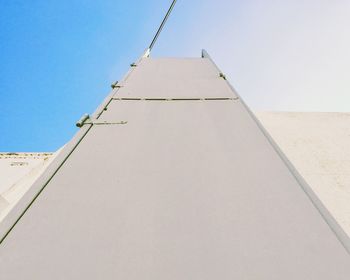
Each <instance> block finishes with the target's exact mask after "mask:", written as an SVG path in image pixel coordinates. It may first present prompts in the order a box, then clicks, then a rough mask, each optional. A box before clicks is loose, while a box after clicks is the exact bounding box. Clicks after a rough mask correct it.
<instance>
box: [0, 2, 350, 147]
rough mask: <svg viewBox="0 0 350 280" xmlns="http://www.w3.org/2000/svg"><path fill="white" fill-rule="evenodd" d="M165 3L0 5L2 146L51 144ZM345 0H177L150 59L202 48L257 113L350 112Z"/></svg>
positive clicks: (98, 95)
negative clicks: (276, 111)
mask: <svg viewBox="0 0 350 280" xmlns="http://www.w3.org/2000/svg"><path fill="white" fill-rule="evenodd" d="M170 2H171V1H155V0H153V1H119V0H114V1H112V0H100V1H92V0H85V1H78V0H70V1H67V0H61V1H48V0H46V1H43V0H32V1H25V0H13V1H0V105H1V110H0V117H1V120H2V121H1V122H0V151H54V150H57V149H58V148H59V147H61V146H62V145H64V144H65V143H66V142H67V141H69V139H70V138H71V137H72V136H73V135H74V133H75V132H76V128H75V122H76V120H77V119H79V118H80V116H81V115H82V114H83V113H85V112H87V113H91V112H93V111H94V109H95V108H96V107H97V105H98V104H99V103H100V102H101V101H102V100H103V98H104V97H105V96H106V95H107V94H108V92H109V91H110V84H111V82H113V81H115V80H118V79H120V78H121V77H122V76H123V74H124V73H125V72H126V71H127V70H128V67H129V64H130V63H131V62H133V61H134V60H135V59H137V58H138V57H139V56H140V55H141V53H142V52H143V51H144V49H145V48H146V46H147V45H148V44H149V41H150V40H151V38H152V36H153V34H154V32H155V30H156V29H157V27H158V25H159V23H160V21H161V19H162V17H163V15H164V13H165V11H166V10H167V8H168V6H169V4H170ZM349 14H350V1H345V0H344V1H341V0H339V1H326V0H317V1H316V0H309V1H301V0H294V1H289V0H285V1H272V0H265V1H258V0H247V1H232V0H221V1H208V0H203V1H199V0H192V1H185V0H179V1H178V4H177V6H176V7H175V10H174V12H173V15H172V16H171V18H170V19H169V22H168V25H167V26H166V28H165V30H164V33H163V34H162V35H161V37H160V38H159V41H158V44H157V45H156V47H155V48H154V52H153V55H154V56H199V55H200V50H201V48H206V49H207V50H208V51H209V53H210V54H211V56H212V57H213V58H214V59H215V61H216V62H217V64H218V65H219V66H220V67H221V68H222V69H223V70H224V72H225V73H226V74H227V76H228V77H229V79H230V81H231V83H232V84H233V85H234V86H235V87H236V89H237V90H238V91H239V93H240V95H241V96H242V97H243V98H244V99H245V100H246V102H247V103H248V105H250V106H251V107H252V109H254V110H288V111H350V79H349V74H350V55H349V49H350V39H349V37H350V35H349V32H348V27H349V26H350V19H349V18H350V17H349V16H348V15H349Z"/></svg>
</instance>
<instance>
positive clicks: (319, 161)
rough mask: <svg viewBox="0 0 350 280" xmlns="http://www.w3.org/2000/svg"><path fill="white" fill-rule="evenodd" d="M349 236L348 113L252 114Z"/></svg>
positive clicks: (349, 147)
mask: <svg viewBox="0 0 350 280" xmlns="http://www.w3.org/2000/svg"><path fill="white" fill-rule="evenodd" d="M256 115H257V117H258V118H259V120H260V121H261V122H262V124H263V125H264V126H265V128H266V129H267V131H268V132H269V133H270V135H271V136H272V137H273V138H274V140H275V141H276V142H277V144H278V145H279V146H280V148H281V149H282V151H283V152H284V153H285V154H286V156H287V157H288V158H289V160H290V161H291V162H292V163H293V165H294V166H295V167H296V169H297V170H298V171H299V173H300V174H301V175H302V176H303V177H304V179H305V180H306V181H307V183H308V184H309V185H310V186H311V187H312V189H313V190H314V192H315V193H316V194H317V195H318V196H319V198H320V199H321V201H322V202H323V203H324V204H325V206H326V207H327V208H328V210H329V211H330V212H331V214H332V215H333V216H334V217H335V218H336V220H337V221H338V223H339V224H340V225H341V226H342V227H343V229H344V230H345V231H346V232H347V234H348V235H350V113H309V112H307V113H294V112H293V113H286V112H260V113H256Z"/></svg>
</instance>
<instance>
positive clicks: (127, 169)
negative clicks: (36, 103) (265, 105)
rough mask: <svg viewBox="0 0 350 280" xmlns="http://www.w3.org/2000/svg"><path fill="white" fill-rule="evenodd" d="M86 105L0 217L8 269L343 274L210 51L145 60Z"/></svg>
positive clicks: (321, 213)
mask: <svg viewBox="0 0 350 280" xmlns="http://www.w3.org/2000/svg"><path fill="white" fill-rule="evenodd" d="M94 116H95V117H94V118H92V119H91V120H89V121H88V122H86V124H85V125H84V126H83V128H82V129H81V130H80V131H79V132H78V134H77V136H76V137H75V138H74V139H73V140H72V141H71V143H69V144H68V145H67V146H66V147H65V148H64V149H63V151H62V152H61V153H60V155H59V156H58V157H57V158H56V160H55V161H54V162H53V163H52V164H51V165H50V167H49V169H47V171H46V172H45V173H46V174H44V175H43V176H42V178H41V179H39V180H38V181H37V182H36V183H35V184H34V185H33V187H32V189H31V190H30V191H29V192H28V193H27V194H26V195H25V196H24V197H23V199H22V200H21V201H20V203H18V204H17V205H16V207H15V208H14V211H12V212H11V213H10V215H8V216H7V217H6V219H5V221H4V222H3V223H2V224H0V234H1V235H2V242H1V244H0V271H1V275H2V276H3V277H4V279H10V280H11V279H269V280H270V279H308V280H310V279H311V280H312V279H315V280H316V279H317V280H322V279H339V280H341V279H344V280H345V279H349V277H350V255H349V253H348V251H347V250H348V249H349V244H348V238H347V237H346V235H344V233H343V232H342V231H341V229H340V227H339V226H338V225H337V224H336V223H335V221H334V219H333V218H332V217H331V216H330V215H329V213H328V212H327V211H326V210H325V209H324V207H323V205H322V204H320V203H319V201H318V200H316V199H315V197H314V195H313V193H312V192H311V190H310V189H309V188H308V186H307V185H306V184H305V183H304V182H303V181H302V180H301V178H300V177H299V176H298V174H296V172H295V171H293V169H292V167H291V166H290V165H289V164H288V163H287V162H286V159H285V158H284V157H283V155H281V153H280V152H279V150H278V149H277V147H276V146H275V145H274V143H273V142H272V141H271V139H270V138H269V137H268V135H267V134H266V132H265V131H264V130H263V129H262V127H261V126H260V125H259V123H258V122H257V121H256V119H255V118H254V117H253V116H252V114H251V113H250V112H249V110H248V109H247V107H246V106H245V105H244V104H243V103H242V101H241V99H240V98H239V97H238V95H237V94H236V93H235V92H234V91H233V89H232V88H231V87H230V86H229V84H228V83H227V81H226V80H225V78H224V75H223V74H221V73H220V71H219V70H218V69H217V68H216V67H215V65H214V64H213V63H212V61H211V60H210V59H209V58H191V59H151V58H143V59H141V61H139V62H138V63H137V64H136V66H135V67H133V69H132V71H131V72H130V73H129V74H128V75H127V76H126V78H125V79H124V81H123V82H122V83H121V84H120V85H119V87H117V88H116V89H115V90H114V91H113V92H112V94H111V95H110V96H109V97H108V98H107V99H106V101H105V102H104V103H103V105H102V106H101V108H100V109H99V110H98V111H97V113H96V114H95V115H94ZM96 116H97V117H98V118H96Z"/></svg>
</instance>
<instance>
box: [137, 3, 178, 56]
mask: <svg viewBox="0 0 350 280" xmlns="http://www.w3.org/2000/svg"><path fill="white" fill-rule="evenodd" d="M176 2H177V0H173V2H172V3H171V5H170V7H169V9H168V11H167V13H166V15H165V17H164V18H163V21H162V23H161V24H160V26H159V28H158V30H157V33H156V34H155V35H154V37H153V40H152V42H151V44H150V45H149V47H148V49H147V50H146V53H145V55H144V56H149V55H150V53H151V51H152V49H153V46H154V44H155V43H156V41H157V39H158V37H159V35H160V33H161V32H162V30H163V28H164V25H165V23H166V22H167V20H168V18H169V16H170V14H171V12H172V11H173V9H174V6H175V4H176Z"/></svg>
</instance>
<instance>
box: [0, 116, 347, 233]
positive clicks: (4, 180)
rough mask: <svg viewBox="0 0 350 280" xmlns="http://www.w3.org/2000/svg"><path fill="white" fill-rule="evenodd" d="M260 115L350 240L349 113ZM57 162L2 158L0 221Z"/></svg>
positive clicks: (33, 156) (41, 156)
mask: <svg viewBox="0 0 350 280" xmlns="http://www.w3.org/2000/svg"><path fill="white" fill-rule="evenodd" d="M256 115H257V117H258V118H259V120H260V121H261V122H262V124H263V125H264V126H265V128H266V129H267V130H268V132H269V133H270V134H271V136H272V137H273V138H274V140H275V141H276V143H277V144H278V145H279V146H280V148H281V149H282V151H283V152H284V153H285V154H286V156H287V157H288V158H289V159H290V161H291V162H292V163H293V165H294V166H295V167H296V168H297V169H298V171H299V172H300V174H301V175H302V176H303V177H304V179H305V180H306V181H307V182H308V184H309V185H310V186H311V187H312V188H313V190H314V191H315V193H316V194H317V195H318V196H319V198H320V199H321V200H322V202H323V203H324V204H325V206H326V207H327V208H328V209H329V211H330V212H331V213H332V215H333V216H334V217H335V218H336V219H337V221H338V222H339V224H340V225H341V226H342V227H343V229H344V230H345V231H346V232H347V233H348V234H349V235H350V113H318V112H317V113H309V112H307V113H299V112H298V113H295V112H291V113H287V112H258V113H256ZM52 158H53V154H51V153H18V154H16V155H15V154H13V155H9V154H7V153H0V221H1V220H2V219H3V217H4V216H5V215H6V214H7V213H8V211H9V210H10V209H11V208H12V207H13V205H15V204H16V203H17V202H18V200H19V199H20V198H21V197H22V196H23V194H24V193H25V192H26V191H27V190H28V188H29V187H30V186H31V184H33V182H34V181H35V180H36V179H37V178H38V177H39V176H40V174H41V173H42V172H43V171H44V170H45V169H46V167H47V166H48V164H49V162H50V161H51V160H52Z"/></svg>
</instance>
